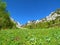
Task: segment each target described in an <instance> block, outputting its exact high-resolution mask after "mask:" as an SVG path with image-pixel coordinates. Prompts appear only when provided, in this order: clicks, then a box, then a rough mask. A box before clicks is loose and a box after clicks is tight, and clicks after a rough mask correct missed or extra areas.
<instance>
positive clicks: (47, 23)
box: [23, 9, 60, 28]
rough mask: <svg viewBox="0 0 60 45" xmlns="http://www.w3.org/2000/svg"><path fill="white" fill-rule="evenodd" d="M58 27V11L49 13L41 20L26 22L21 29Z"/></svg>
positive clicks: (59, 20)
mask: <svg viewBox="0 0 60 45" xmlns="http://www.w3.org/2000/svg"><path fill="white" fill-rule="evenodd" d="M59 26H60V9H57V10H56V11H54V12H51V13H50V14H49V15H48V16H46V17H45V18H43V19H41V20H31V21H28V22H27V23H26V24H25V25H24V26H23V27H25V28H48V27H59Z"/></svg>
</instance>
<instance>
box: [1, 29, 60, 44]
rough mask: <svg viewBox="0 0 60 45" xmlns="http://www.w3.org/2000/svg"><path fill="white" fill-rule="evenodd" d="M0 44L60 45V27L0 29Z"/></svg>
mask: <svg viewBox="0 0 60 45" xmlns="http://www.w3.org/2000/svg"><path fill="white" fill-rule="evenodd" d="M0 45H60V28H56V29H54V28H49V29H7V30H0Z"/></svg>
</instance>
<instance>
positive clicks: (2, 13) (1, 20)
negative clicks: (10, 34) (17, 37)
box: [0, 0, 15, 29]
mask: <svg viewBox="0 0 60 45" xmlns="http://www.w3.org/2000/svg"><path fill="white" fill-rule="evenodd" d="M6 6H7V5H6V2H3V1H2V0H0V29H7V28H13V27H15V26H14V25H15V24H14V23H13V22H12V21H11V19H10V13H9V12H8V10H6Z"/></svg>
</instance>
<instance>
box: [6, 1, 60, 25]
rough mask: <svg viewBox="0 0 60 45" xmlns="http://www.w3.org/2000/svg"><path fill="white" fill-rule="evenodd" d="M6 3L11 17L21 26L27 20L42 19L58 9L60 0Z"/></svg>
mask: <svg viewBox="0 0 60 45" xmlns="http://www.w3.org/2000/svg"><path fill="white" fill-rule="evenodd" d="M6 2H7V10H8V11H9V12H10V15H11V17H12V18H13V19H15V20H16V21H19V22H20V23H21V24H25V23H26V22H27V21H28V20H37V19H42V18H44V17H46V16H47V15H49V14H50V13H51V12H52V11H55V10H56V9H57V8H60V0H6Z"/></svg>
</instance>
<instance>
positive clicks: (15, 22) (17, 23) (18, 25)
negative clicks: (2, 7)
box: [10, 17, 22, 28]
mask: <svg viewBox="0 0 60 45" xmlns="http://www.w3.org/2000/svg"><path fill="white" fill-rule="evenodd" d="M10 19H11V21H12V22H13V23H14V24H15V25H16V27H17V28H21V26H22V24H20V23H19V22H17V21H15V20H14V19H13V18H11V17H10Z"/></svg>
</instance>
